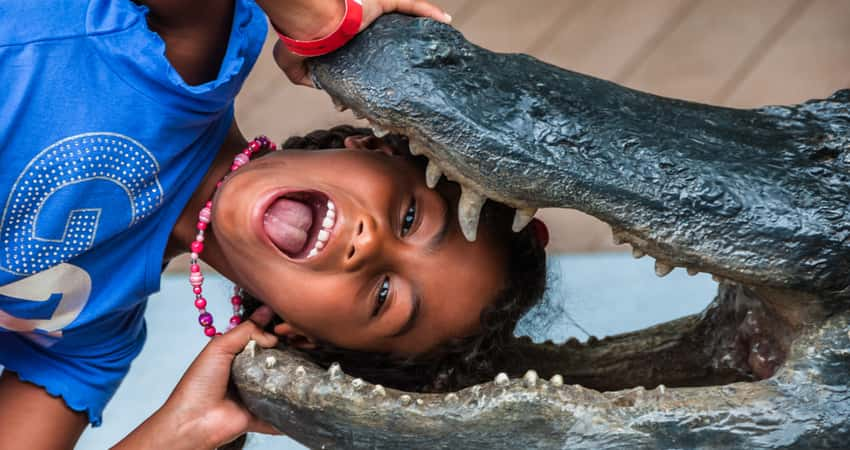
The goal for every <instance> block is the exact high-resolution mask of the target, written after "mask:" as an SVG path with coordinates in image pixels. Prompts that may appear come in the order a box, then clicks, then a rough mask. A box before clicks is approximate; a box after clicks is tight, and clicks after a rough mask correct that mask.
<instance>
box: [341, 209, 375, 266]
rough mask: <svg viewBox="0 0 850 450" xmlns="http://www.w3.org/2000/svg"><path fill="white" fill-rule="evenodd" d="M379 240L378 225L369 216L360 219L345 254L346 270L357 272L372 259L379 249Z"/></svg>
mask: <svg viewBox="0 0 850 450" xmlns="http://www.w3.org/2000/svg"><path fill="white" fill-rule="evenodd" d="M380 246H381V240H380V236H379V233H378V225H377V223H375V220H374V219H372V218H371V217H369V216H365V217H362V218H360V220H358V221H357V225H356V226H355V227H354V236H352V239H351V243H350V244H349V246H348V249H347V251H346V254H345V261H344V264H345V267H346V269H347V270H357V269H359V268H361V267H362V266H363V265H364V264H365V263H366V262H368V261H369V260H371V259H373V258H374V257H375V256H376V255H377V253H378V250H379V249H380Z"/></svg>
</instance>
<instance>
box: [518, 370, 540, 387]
mask: <svg viewBox="0 0 850 450" xmlns="http://www.w3.org/2000/svg"><path fill="white" fill-rule="evenodd" d="M522 381H523V383H525V387H528V388H533V387H534V386H536V385H537V372H536V371H534V370H529V371H528V372H526V373H525V375H523V377H522Z"/></svg>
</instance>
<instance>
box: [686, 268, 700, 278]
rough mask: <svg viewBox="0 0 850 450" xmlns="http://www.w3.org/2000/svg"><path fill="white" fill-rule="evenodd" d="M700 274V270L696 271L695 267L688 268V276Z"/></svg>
mask: <svg viewBox="0 0 850 450" xmlns="http://www.w3.org/2000/svg"><path fill="white" fill-rule="evenodd" d="M698 273H699V271H698V270H696V269H694V268H693V267H688V275H690V276H694V275H696V274H698Z"/></svg>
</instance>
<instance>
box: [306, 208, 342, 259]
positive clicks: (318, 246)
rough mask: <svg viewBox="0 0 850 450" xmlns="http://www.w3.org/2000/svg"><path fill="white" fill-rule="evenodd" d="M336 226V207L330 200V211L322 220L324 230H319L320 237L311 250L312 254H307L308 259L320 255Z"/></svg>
mask: <svg viewBox="0 0 850 450" xmlns="http://www.w3.org/2000/svg"><path fill="white" fill-rule="evenodd" d="M335 224H336V205H334V203H333V202H332V201H330V200H328V209H327V211H326V212H325V218H324V219H322V229H321V230H319V234H318V236H316V243H315V244H313V248H312V249H310V252H309V253H308V254H307V257H308V258H309V257H311V256H316V255H318V254H319V251H321V250H322V249H323V248H325V244H326V243H327V242H328V239H329V238H330V237H331V230H332V229H333V227H334V225H335Z"/></svg>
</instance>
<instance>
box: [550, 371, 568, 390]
mask: <svg viewBox="0 0 850 450" xmlns="http://www.w3.org/2000/svg"><path fill="white" fill-rule="evenodd" d="M549 382H550V383H552V386H555V387H561V386H563V385H564V377H562V376H561V375H560V374H557V373H556V374H555V375H552V379H550V380H549Z"/></svg>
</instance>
